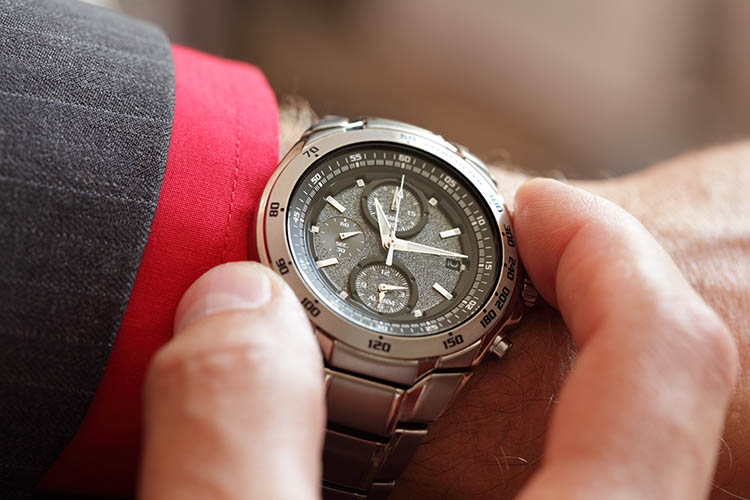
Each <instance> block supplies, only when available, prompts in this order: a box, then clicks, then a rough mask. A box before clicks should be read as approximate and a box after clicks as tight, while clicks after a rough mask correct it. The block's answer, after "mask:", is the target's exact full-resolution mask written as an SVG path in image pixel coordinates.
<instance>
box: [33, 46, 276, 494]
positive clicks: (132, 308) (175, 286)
mask: <svg viewBox="0 0 750 500" xmlns="http://www.w3.org/2000/svg"><path fill="white" fill-rule="evenodd" d="M172 55H173V58H174V70H175V107H174V120H173V124H172V136H171V140H170V144H169V153H168V156H167V165H166V171H165V173H164V180H163V182H162V187H161V193H160V196H159V202H158V205H157V208H156V215H155V217H154V221H153V225H152V227H151V233H150V234H149V238H148V243H147V244H146V248H145V252H144V254H143V259H142V260H141V265H140V267H139V269H138V274H137V276H136V280H135V285H134V287H133V291H132V293H131V297H130V301H129V303H128V306H127V310H126V311H125V316H124V318H123V321H122V324H121V326H120V331H119V333H118V335H117V339H116V342H115V345H114V348H113V350H112V353H111V355H110V358H109V361H108V363H107V366H106V369H105V371H104V375H103V377H102V379H101V382H100V384H99V388H98V390H97V393H96V396H95V397H94V400H93V402H92V403H91V406H90V407H89V409H88V412H87V414H86V417H85V419H84V420H83V423H82V424H81V427H80V428H79V430H78V433H77V434H76V435H75V437H74V438H73V440H72V441H71V442H70V444H69V445H68V446H67V448H66V449H65V450H64V451H63V453H62V454H61V455H60V456H59V457H58V459H57V461H56V463H55V464H54V466H53V467H52V468H51V469H50V470H49V471H48V473H47V475H46V476H45V478H44V480H43V482H42V485H41V487H42V489H45V490H56V491H68V492H91V493H102V494H131V493H132V492H133V488H134V479H135V475H136V470H137V460H138V456H139V444H140V439H141V436H140V431H141V429H140V422H141V388H142V385H143V380H144V375H145V372H146V367H147V366H148V363H149V360H150V359H151V357H152V355H153V354H154V352H155V351H156V350H157V349H159V347H161V346H162V345H163V344H164V343H165V342H167V341H168V340H169V339H170V337H171V336H172V319H173V317H174V312H175V309H176V307H177V303H178V301H179V299H180V297H181V296H182V294H183V293H184V292H185V290H186V289H187V288H188V286H190V284H191V283H192V282H193V281H195V279H196V278H198V276H200V275H201V274H202V273H203V272H205V271H206V270H208V269H209V268H211V267H213V266H215V265H217V264H220V263H222V262H227V261H234V260H243V259H246V258H247V236H248V228H249V227H250V221H251V219H253V218H254V217H255V211H256V208H257V206H258V202H259V200H260V196H261V194H262V191H263V188H264V186H265V184H266V181H267V180H268V177H270V175H271V172H272V171H273V169H274V167H275V165H276V161H277V156H278V113H277V109H276V100H275V97H274V95H273V92H272V91H271V89H270V87H269V86H268V83H267V82H266V80H265V78H264V77H263V74H262V73H261V72H260V71H259V70H258V69H257V68H255V67H253V66H250V65H248V64H243V63H238V62H233V61H227V60H223V59H218V58H215V57H211V56H208V55H206V54H202V53H200V52H196V51H193V50H190V49H187V48H184V47H179V46H173V48H172Z"/></svg>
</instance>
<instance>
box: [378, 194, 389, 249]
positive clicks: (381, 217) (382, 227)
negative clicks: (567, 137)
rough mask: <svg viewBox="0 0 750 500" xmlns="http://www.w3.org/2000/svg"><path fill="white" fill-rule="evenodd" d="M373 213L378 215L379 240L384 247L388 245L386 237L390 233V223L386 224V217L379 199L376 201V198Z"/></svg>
mask: <svg viewBox="0 0 750 500" xmlns="http://www.w3.org/2000/svg"><path fill="white" fill-rule="evenodd" d="M375 213H376V214H377V216H378V231H379V232H380V242H381V244H382V245H383V248H385V247H387V246H388V238H389V236H390V233H391V225H390V224H388V218H387V217H386V216H385V212H384V211H383V207H382V205H380V201H378V199H377V198H375Z"/></svg>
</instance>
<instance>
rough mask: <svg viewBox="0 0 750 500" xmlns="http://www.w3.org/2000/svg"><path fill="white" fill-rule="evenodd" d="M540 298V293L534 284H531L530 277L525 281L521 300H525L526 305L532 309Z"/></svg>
mask: <svg viewBox="0 0 750 500" xmlns="http://www.w3.org/2000/svg"><path fill="white" fill-rule="evenodd" d="M538 297H539V292H537V291H536V287H535V286H534V283H532V282H531V280H530V279H529V277H528V276H527V277H525V278H524V279H523V288H521V299H523V303H524V305H525V306H526V307H527V308H528V309H531V308H532V307H534V304H536V299H537V298H538Z"/></svg>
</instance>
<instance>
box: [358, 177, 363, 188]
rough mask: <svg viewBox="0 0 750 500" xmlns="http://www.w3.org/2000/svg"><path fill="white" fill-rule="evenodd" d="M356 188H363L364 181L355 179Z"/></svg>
mask: <svg viewBox="0 0 750 500" xmlns="http://www.w3.org/2000/svg"><path fill="white" fill-rule="evenodd" d="M357 186H359V187H361V188H363V187H365V181H364V180H362V179H357Z"/></svg>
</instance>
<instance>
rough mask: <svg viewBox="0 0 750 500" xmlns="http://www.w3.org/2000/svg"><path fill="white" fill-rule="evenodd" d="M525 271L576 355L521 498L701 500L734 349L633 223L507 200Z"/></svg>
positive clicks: (534, 197) (544, 194) (537, 191)
mask: <svg viewBox="0 0 750 500" xmlns="http://www.w3.org/2000/svg"><path fill="white" fill-rule="evenodd" d="M516 207H517V213H516V215H515V231H516V240H517V244H518V248H519V251H520V254H521V258H522V260H523V262H524V263H525V265H526V268H527V270H528V273H529V275H530V277H531V278H532V280H533V281H534V283H535V284H536V285H537V287H538V289H539V291H540V292H541V294H542V295H543V296H544V297H545V299H546V300H547V301H548V302H549V303H551V304H555V305H556V306H557V307H558V308H559V310H560V313H561V314H562V316H563V319H564V320H565V322H566V324H567V325H568V328H569V329H570V332H571V335H572V336H573V339H574V341H575V342H576V344H577V346H578V348H579V351H578V357H577V359H576V362H575V365H574V368H573V370H572V372H571V374H570V376H569V377H568V379H567V381H566V382H565V385H564V387H563V390H562V393H561V395H560V399H559V406H558V407H557V408H556V411H555V414H554V415H553V418H552V422H551V425H550V428H549V434H548V437H547V444H546V451H545V457H544V463H543V465H542V467H541V469H540V470H539V471H538V473H537V474H536V475H535V477H534V479H533V480H532V481H531V483H530V484H529V485H528V486H527V488H526V490H525V492H524V498H541V497H544V498H552V497H554V498H612V497H618V498H680V499H690V498H705V496H706V495H707V494H708V488H709V487H710V482H711V477H712V474H713V469H714V466H715V460H716V455H717V450H718V444H719V436H720V433H721V428H722V424H723V421H724V414H725V411H726V408H727V403H728V399H729V395H730V393H731V390H732V387H733V384H734V380H735V377H736V365H737V356H736V348H735V346H734V344H733V341H732V338H731V336H730V335H729V333H728V332H727V330H726V328H725V326H724V325H723V324H722V322H721V321H720V320H719V319H718V317H717V316H716V314H715V313H714V312H713V311H712V310H711V309H710V308H709V307H708V306H707V305H706V304H705V303H704V302H703V300H702V299H701V298H700V297H699V296H698V295H697V294H696V293H695V292H694V291H693V289H692V288H691V287H690V285H689V284H688V283H687V282H686V280H685V279H684V278H683V277H682V275H681V274H680V272H679V270H678V269H677V267H676V266H675V265H674V263H673V262H672V261H671V259H670V258H669V256H668V255H667V254H666V253H665V252H664V250H663V249H662V248H661V247H660V246H659V245H658V244H657V243H656V241H655V240H654V239H653V238H652V237H651V236H650V235H649V234H648V233H647V232H646V230H645V229H643V227H642V226H641V225H640V224H639V223H638V222H637V221H636V220H635V219H634V218H632V217H631V216H630V215H628V214H627V213H626V212H624V211H623V210H621V209H620V208H618V207H616V206H615V205H613V204H611V203H609V202H606V201H605V200H603V199H601V198H597V197H595V196H593V195H590V194H587V193H585V192H583V191H581V190H578V189H575V188H572V187H569V186H566V185H563V184H561V183H558V182H554V181H549V180H532V181H529V182H527V183H526V184H524V185H523V186H522V187H521V188H520V189H519V191H518V193H517V195H516Z"/></svg>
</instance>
